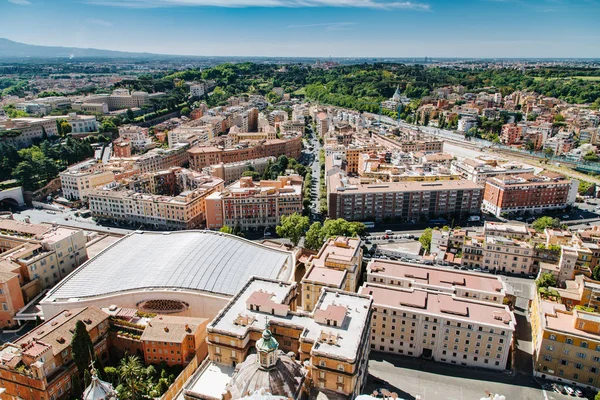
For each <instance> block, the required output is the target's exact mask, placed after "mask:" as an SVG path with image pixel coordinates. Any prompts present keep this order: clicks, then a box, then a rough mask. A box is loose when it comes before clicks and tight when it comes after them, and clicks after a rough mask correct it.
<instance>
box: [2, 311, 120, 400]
mask: <svg viewBox="0 0 600 400" xmlns="http://www.w3.org/2000/svg"><path fill="white" fill-rule="evenodd" d="M77 321H82V322H83V323H84V324H85V328H86V330H87V331H88V333H89V335H90V338H91V340H92V344H93V346H94V353H95V354H96V355H97V356H98V358H100V359H102V360H104V361H107V360H108V346H109V344H108V329H109V321H108V315H107V314H105V313H104V312H103V311H102V310H100V309H98V308H94V307H84V308H74V309H72V310H68V311H63V312H61V313H59V314H57V315H56V316H54V317H53V318H47V319H46V323H44V324H43V325H40V326H38V327H36V328H35V329H33V330H32V331H30V332H29V333H27V334H25V335H24V336H22V337H21V338H19V339H18V340H17V341H16V342H15V343H5V344H4V345H3V346H2V347H0V359H1V361H0V386H2V388H4V389H5V391H4V393H3V395H2V396H3V397H7V398H22V399H31V400H50V399H61V398H69V396H70V395H71V390H72V386H71V383H72V381H71V379H72V377H73V376H74V375H75V374H77V368H76V366H75V363H74V362H73V354H72V349H71V338H72V336H73V333H72V332H74V330H75V324H76V322H77Z"/></svg>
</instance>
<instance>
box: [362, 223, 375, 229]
mask: <svg viewBox="0 0 600 400" xmlns="http://www.w3.org/2000/svg"><path fill="white" fill-rule="evenodd" d="M363 225H364V226H365V227H366V228H367V229H373V228H375V222H363Z"/></svg>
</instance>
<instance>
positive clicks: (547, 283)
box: [535, 272, 556, 288]
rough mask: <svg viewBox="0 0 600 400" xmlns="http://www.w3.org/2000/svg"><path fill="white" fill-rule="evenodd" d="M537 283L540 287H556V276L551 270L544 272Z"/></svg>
mask: <svg viewBox="0 0 600 400" xmlns="http://www.w3.org/2000/svg"><path fill="white" fill-rule="evenodd" d="M535 284H536V286H537V287H538V288H547V287H554V286H556V277H555V276H554V275H552V274H551V273H550V272H544V273H542V274H541V275H540V277H539V278H538V279H537V280H536V281H535Z"/></svg>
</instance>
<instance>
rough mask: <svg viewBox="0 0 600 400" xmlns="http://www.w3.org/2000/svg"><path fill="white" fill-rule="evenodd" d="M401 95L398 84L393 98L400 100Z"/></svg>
mask: <svg viewBox="0 0 600 400" xmlns="http://www.w3.org/2000/svg"><path fill="white" fill-rule="evenodd" d="M400 96H401V94H400V85H398V86H397V87H396V92H394V95H393V96H392V100H395V101H399V100H400Z"/></svg>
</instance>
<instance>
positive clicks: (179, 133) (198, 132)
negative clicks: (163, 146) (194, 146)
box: [167, 125, 214, 147]
mask: <svg viewBox="0 0 600 400" xmlns="http://www.w3.org/2000/svg"><path fill="white" fill-rule="evenodd" d="M213 138H214V135H213V130H212V129H211V127H210V126H206V125H205V126H196V127H182V126H180V127H177V128H175V129H173V130H170V131H169V133H168V134H167V140H168V141H169V147H173V146H175V144H176V143H188V142H197V143H205V142H208V141H209V140H212V139H213Z"/></svg>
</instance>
